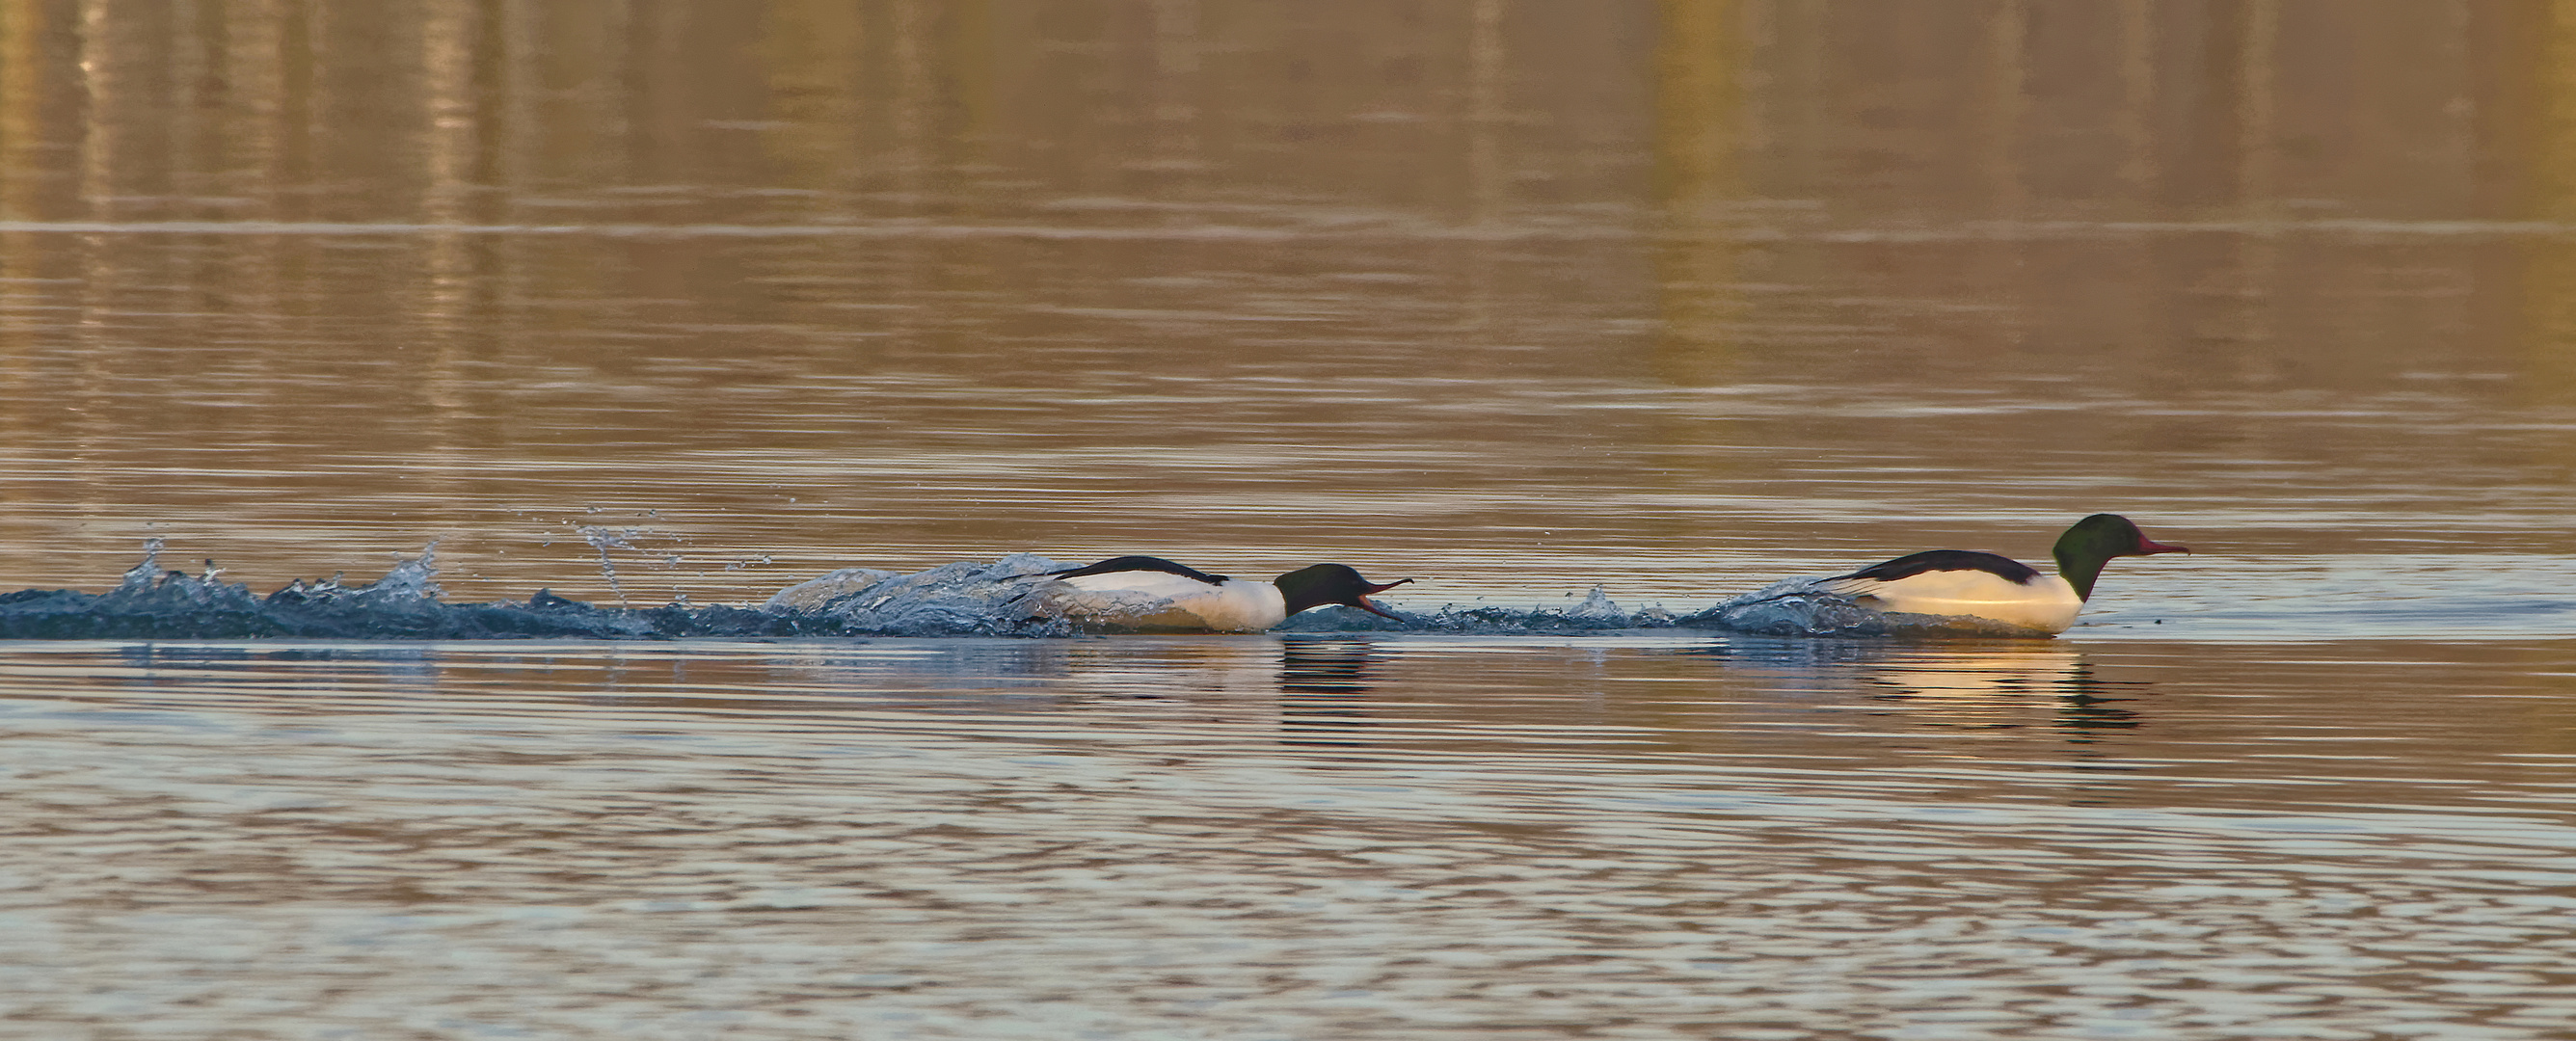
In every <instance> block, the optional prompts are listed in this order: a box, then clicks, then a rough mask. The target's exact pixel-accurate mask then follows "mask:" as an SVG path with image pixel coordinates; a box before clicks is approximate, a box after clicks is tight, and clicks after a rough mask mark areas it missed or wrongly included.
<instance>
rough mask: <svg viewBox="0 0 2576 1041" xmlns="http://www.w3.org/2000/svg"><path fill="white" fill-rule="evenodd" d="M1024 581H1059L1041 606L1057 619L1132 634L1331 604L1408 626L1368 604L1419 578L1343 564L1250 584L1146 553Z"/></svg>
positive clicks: (1253, 625)
mask: <svg viewBox="0 0 2576 1041" xmlns="http://www.w3.org/2000/svg"><path fill="white" fill-rule="evenodd" d="M1024 577H1028V578H1052V579H1055V583H1054V584H1052V585H1051V586H1050V587H1049V588H1048V589H1047V590H1045V591H1044V592H1042V593H1041V594H1040V599H1039V601H1038V603H1039V604H1040V610H1042V611H1043V612H1045V613H1047V614H1051V615H1055V616H1057V617H1063V618H1071V619H1075V620H1079V621H1087V622H1093V623H1100V624H1106V625H1109V626H1113V627H1115V628H1118V629H1123V630H1129V631H1141V632H1220V633H1249V632H1259V631H1261V630H1263V629H1267V628H1270V627H1271V626H1274V625H1277V624H1279V623H1281V622H1284V621H1287V620H1288V616H1289V615H1293V614H1296V613H1297V612H1299V611H1303V610H1306V609H1307V608H1310V607H1322V606H1324V605H1326V604H1342V605H1345V606H1349V607H1356V608H1359V609H1360V610H1363V611H1367V612H1369V613H1370V614H1375V615H1382V616H1385V617H1387V618H1395V619H1396V620H1397V621H1402V620H1403V619H1401V618H1397V617H1396V616H1395V615H1393V614H1389V613H1387V612H1386V611H1385V610H1383V609H1381V608H1379V607H1378V606H1377V605H1376V604H1374V603H1370V602H1369V594H1371V593H1380V592H1385V591H1386V590H1389V589H1393V588H1395V587H1397V586H1400V585H1403V584H1405V583H1407V582H1411V581H1413V580H1412V579H1409V578H1399V579H1396V580H1395V581H1393V582H1387V583H1383V584H1380V583H1376V582H1371V581H1369V580H1368V579H1365V578H1362V577H1360V573H1359V572H1357V571H1354V570H1352V569H1351V568H1348V567H1345V566H1343V565H1340V564H1316V565H1314V566H1312V567H1304V568H1299V569H1297V570H1295V571H1291V572H1289V573H1287V574H1284V575H1281V576H1279V577H1278V578H1276V579H1273V580H1271V581H1268V582H1257V581H1245V580H1242V579H1237V578H1227V577H1226V576H1224V575H1211V574H1208V573H1206V572H1204V571H1199V570H1197V569H1195V568H1191V567H1188V566H1186V565H1182V564H1175V563H1173V562H1171V561H1168V560H1164V559H1163V558H1161V557H1142V556H1128V557H1112V558H1110V559H1108V560H1104V561H1101V562H1100V563H1097V564H1091V565H1087V566H1084V567H1077V568H1066V569H1064V570H1062V571H1045V572H1040V573H1038V574H1034V575H1028V576H1024Z"/></svg>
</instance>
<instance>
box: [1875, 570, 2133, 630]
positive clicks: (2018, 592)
mask: <svg viewBox="0 0 2576 1041" xmlns="http://www.w3.org/2000/svg"><path fill="white" fill-rule="evenodd" d="M1825 589H1826V590H1828V591H1830V592H1834V593H1838V594H1841V595H1843V596H1848V597H1852V598H1854V599H1861V600H1869V601H1873V602H1872V603H1870V604H1869V606H1871V607H1874V608H1877V609H1878V610H1881V611H1901V612H1904V613H1906V614H1946V615H1967V616H1970V617H1973V618H1988V619H1993V620H1994V621H1998V622H2006V623H2010V624H2013V625H2020V626H2028V627H2030V628H2033V629H2040V630H2044V631H2047V632H2052V633H2062V632H2065V631H2066V627H2067V626H2070V625H2074V624H2075V612H2077V611H2081V610H2083V609H2084V599H2083V598H2082V597H2079V596H2076V595H2075V587H2074V586H2071V585H2068V584H2066V580H2065V579H2063V578H2060V577H2058V576H2056V575H2041V576H2039V577H2038V578H2034V579H2031V580H2030V584H2029V585H2022V584H2020V583H2018V582H2014V581H2013V580H2011V579H2008V578H2005V577H2003V576H2001V575H1997V574H1994V573H1993V572H1989V571H1926V572H1923V573H1922V574H1919V575H1907V576H1906V577H1904V578H1900V579H1897V580H1895V581H1893V582H1881V581H1879V580H1877V579H1873V578H1845V579H1839V580H1836V581H1832V582H1827V583H1825Z"/></svg>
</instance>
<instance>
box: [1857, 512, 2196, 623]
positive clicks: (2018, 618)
mask: <svg viewBox="0 0 2576 1041" xmlns="http://www.w3.org/2000/svg"><path fill="white" fill-rule="evenodd" d="M2189 552H2191V550H2190V549H2188V548H2185V547H2182V546H2168V545H2165V544H2163V543H2161V542H2154V541H2150V540H2149V539H2148V538H2147V536H2146V535H2145V534H2144V533H2142V532H2140V531H2139V530H2138V526H2137V525H2136V524H2132V523H2130V522H2129V518H2127V517H2123V516H2120V515H2119V514H2116V513H2096V514H2094V515H2092V516H2090V517H2086V518H2084V519H2083V520H2080V521H2076V522H2075V525H2074V526H2073V527H2070V528H2068V529H2066V534H2064V535H2060V536H2058V537H2057V548H2056V549H2055V550H2054V551H2053V553H2054V555H2055V556H2056V557H2057V573H2056V574H2054V575H2043V574H2040V573H2039V571H2038V569H2036V568H2033V567H2031V566H2030V565H2028V564H2024V563H2021V562H2020V561H2017V560H2013V559H2012V558H2010V557H2003V556H1998V555H1996V554H1993V553H1980V552H1976V551H1973V550H1964V549H1935V550H1926V551H1924V552H1921V553H1914V554H1909V555H1907V556H1902V557H1898V558H1896V559H1894V560H1891V561H1888V562H1887V563H1884V564H1879V565H1876V566H1874V567H1866V568H1862V569H1860V570H1858V571H1854V572H1852V573H1851V574H1848V575H1836V576H1834V577H1832V578H1829V579H1825V580H1823V582H1822V583H1820V585H1821V587H1822V588H1823V589H1824V590H1825V591H1826V592H1830V593H1835V594H1838V595H1841V596H1847V597H1851V598H1852V599H1854V600H1859V601H1861V602H1862V603H1863V604H1864V605H1866V606H1869V607H1873V608H1876V609H1878V610H1881V611H1897V612H1903V613H1906V614H1931V615H1968V616H1970V617H1975V618H1989V619H1993V620H1995V621H1998V622H2005V623H2009V624H2012V625H2021V626H2028V627H2030V628H2033V629H2039V630H2043V631H2045V632H2051V633H2062V632H2065V631H2066V628H2067V627H2068V626H2071V625H2074V624H2075V613H2076V612H2077V611H2080V610H2083V609H2084V601H2085V600H2087V599H2090V598H2091V597H2092V595H2093V580H2094V579H2096V578H2100V577H2101V576H2102V565H2104V564H2106V563H2109V562H2110V560H2111V558H2113V557H2139V556H2147V555H2149V554H2154V553H2189Z"/></svg>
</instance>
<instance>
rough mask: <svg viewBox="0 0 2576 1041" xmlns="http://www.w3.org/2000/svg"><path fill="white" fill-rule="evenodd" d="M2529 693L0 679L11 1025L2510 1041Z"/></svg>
mask: <svg viewBox="0 0 2576 1041" xmlns="http://www.w3.org/2000/svg"><path fill="white" fill-rule="evenodd" d="M2571 665H2576V659H2572V658H2571V655H2570V649H2569V647H2568V646H2567V645H2566V644H2564V643H2560V642H2545V643H2532V642H2521V641H2499V642H2494V643H2487V644H2478V645H2461V644H2427V643H2399V642H2374V643H2371V644H2367V645H2358V646H2356V645H2350V644H2337V645H2306V646H2297V647H2291V646H2283V647H2271V648H2266V649H2265V650H2264V651H2263V652H2262V653H2259V654H2248V653H2244V652H2242V651H2237V650H2230V649H2229V648H2228V647H2227V646H2226V645H2220V646H2216V647H2213V646H2210V645H2198V644H2191V643H2177V642H2167V641H2138V642H2120V643H2113V644H2106V645H2102V646H2099V647H2095V646H2085V647H2081V648H2077V647H2072V646H2063V645H2039V646H2031V645H2026V644H2025V645H2012V644H2001V645H1993V644H1963V645H1956V646H1943V647H1924V646H1903V645H1886V644H1869V643H1854V642H1850V641H1841V642H1834V643H1829V644H1818V643H1815V642H1812V641H1785V642H1763V641H1744V640H1741V639H1739V640H1735V641H1724V640H1718V639H1712V638H1698V639H1689V638H1636V639H1619V638H1599V639H1562V638H1560V639H1432V638H1382V637H1373V638H1344V637H1284V638H1283V637H1242V638H1217V639H1199V640H1192V639H1170V638H1129V639H1118V640H1094V641H1071V642H1067V641H1025V640H1001V641H993V640H930V641H922V640H886V641H874V642H860V643H850V642H842V641H833V642H825V643H783V644H700V645H690V646H680V647H639V646H632V645H601V644H596V643H589V644H536V645H524V644H522V645H492V644H439V645H424V646H413V647H383V646H363V645H346V644H342V645H331V644H303V645H282V646H281V645H180V646H161V647H102V646H97V645H90V644H34V645H25V646H21V647H18V648H16V649H14V650H13V652H12V653H11V654H10V655H9V656H8V658H7V660H6V664H5V666H4V667H0V668H5V675H4V676H0V725H4V726H5V728H6V731H5V732H6V734H7V737H6V738H5V739H0V740H5V747H6V749H7V752H6V758H5V762H6V764H7V765H6V768H5V770H6V772H5V774H0V776H5V777H6V779H7V785H8V789H9V797H8V798H9V805H11V806H12V807H13V809H12V810H11V813H10V816H9V819H8V823H7V832H8V835H7V839H8V841H7V842H6V843H5V845H0V849H5V851H6V852H0V876H5V877H7V878H9V879H10V880H11V884H10V886H9V887H8V890H7V892H8V893H9V896H8V898H7V904H8V906H7V909H6V910H5V911H0V920H5V921H6V922H7V923H8V928H6V929H0V963H5V964H8V965H11V966H14V967H15V968H14V969H13V970H12V972H11V975H12V981H13V982H12V986H11V987H10V988H9V993H8V996H7V997H6V998H5V999H0V1001H5V1003H6V1007H7V1011H8V1013H9V1017H10V1020H11V1022H13V1023H16V1024H18V1025H19V1027H20V1029H22V1030H31V1031H36V1032H38V1033H39V1034H41V1033H44V1032H47V1031H53V1030H62V1031H65V1032H77V1031H79V1030H81V1029H83V1028H84V1025H85V1024H100V1023H109V1022H115V1023H122V1024H140V1025H142V1026H141V1027H140V1028H139V1029H134V1030H132V1031H131V1032H132V1033H133V1035H134V1036H209V1035H215V1034H220V1033H223V1032H225V1031H227V1030H232V1031H240V1030H245V1029H247V1030H251V1031H254V1032H259V1033H263V1034H266V1033H275V1034H278V1035H295V1036H342V1035H344V1034H345V1035H348V1036H383V1034H384V1033H386V1032H388V1031H408V1032H412V1033H418V1034H423V1035H438V1036H530V1035H533V1036H562V1035H567V1034H572V1035H581V1036H609V1035H616V1036H630V1037H702V1036H709V1035H710V1034H713V1033H728V1032H731V1033H739V1034H740V1035H741V1036H773V1035H781V1034H789V1035H797V1036H822V1035H831V1036H866V1037H955V1036H972V1037H1083V1036H1096V1037H1140V1036H1154V1037H1164V1036H1171V1037H1324V1036H1331V1037H1418V1036H1460V1037H1521V1036H1528V1037H1553V1036H1566V1035H1569V1034H1572V1035H1580V1036H1608V1037H1620V1036H1637V1037H1661V1036H1674V1035H1675V1034H1676V1033H1682V1034H1691V1033H1698V1034H1709V1035H1718V1036H1728V1037H1738V1036H1746V1037H1761V1036H1775V1035H1777V1036H1881V1035H1885V1034H1888V1033H1891V1032H1897V1033H1904V1034H1907V1035H1909V1036H1933V1037H1942V1036H1978V1037H1992V1036H2066V1037H2157V1038H2163V1037H2245V1036H2299V1037H2346V1036H2349V1037H2374V1036H2401V1035H2402V1036H2424V1037H2498V1036H2524V1037H2540V1036H2548V1035H2550V1034H2552V1033H2554V1032H2555V1031H2557V1030H2559V1029H2561V1028H2563V1027H2564V1025H2565V1023H2566V1022H2568V1021H2569V1017H2570V1016H2571V1015H2576V1001H2571V999H2570V997H2569V995H2570V994H2576V986H2571V985H2576V979H2571V977H2570V973H2569V971H2568V969H2567V966H2568V964H2569V962H2570V958H2571V956H2576V949H2571V944H2572V943H2576V940H2571V939H2570V938H2571V936H2576V929H2571V928H2570V927H2571V926H2576V895H2571V894H2576V886H2571V883H2576V828H2571V826H2570V819H2571V818H2570V815H2569V810H2570V805H2569V801H2570V798H2571V791H2576V789H2571V786H2570V780H2569V778H2570V774H2569V772H2568V769H2569V767H2570V765H2571V764H2570V761H2569V760H2570V756H2569V754H2568V753H2567V752H2566V751H2565V750H2564V749H2565V746H2564V744H2563V740H2562V738H2563V734H2564V732H2565V731H2564V729H2563V728H2564V726H2565V724H2566V721H2567V719H2568V717H2567V714H2566V712H2565V708H2564V705H2565V703H2564V692H2565V681H2564V680H2563V679H2560V678H2552V677H2550V676H2549V675H2548V674H2551V673H2564V672H2565V671H2567V670H2568V669H2569V667H2570V666H2571Z"/></svg>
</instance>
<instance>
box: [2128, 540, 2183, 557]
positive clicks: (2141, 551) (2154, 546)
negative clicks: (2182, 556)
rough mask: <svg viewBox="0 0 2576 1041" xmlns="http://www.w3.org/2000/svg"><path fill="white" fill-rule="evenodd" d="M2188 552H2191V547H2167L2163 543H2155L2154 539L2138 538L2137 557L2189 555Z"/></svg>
mask: <svg viewBox="0 0 2576 1041" xmlns="http://www.w3.org/2000/svg"><path fill="white" fill-rule="evenodd" d="M2189 552H2191V547H2189V546H2168V545H2165V544H2164V543H2161V542H2157V541H2155V540H2154V539H2150V538H2148V537H2146V536H2144V535H2140V536H2138V555H2139V556H2142V557H2147V556H2154V555H2155V554H2158V553H2189Z"/></svg>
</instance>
